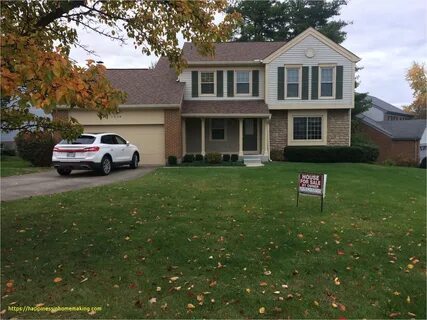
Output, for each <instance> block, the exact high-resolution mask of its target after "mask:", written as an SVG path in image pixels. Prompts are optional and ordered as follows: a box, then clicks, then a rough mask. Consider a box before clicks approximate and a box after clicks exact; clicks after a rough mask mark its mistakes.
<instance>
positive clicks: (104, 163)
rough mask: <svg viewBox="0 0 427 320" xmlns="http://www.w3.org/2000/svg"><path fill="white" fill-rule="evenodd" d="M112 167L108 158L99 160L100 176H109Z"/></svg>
mask: <svg viewBox="0 0 427 320" xmlns="http://www.w3.org/2000/svg"><path fill="white" fill-rule="evenodd" d="M112 167H113V162H112V161H111V159H110V158H109V157H105V156H104V158H102V160H101V168H100V172H101V174H102V175H104V176H107V175H109V174H110V172H111V169H112Z"/></svg>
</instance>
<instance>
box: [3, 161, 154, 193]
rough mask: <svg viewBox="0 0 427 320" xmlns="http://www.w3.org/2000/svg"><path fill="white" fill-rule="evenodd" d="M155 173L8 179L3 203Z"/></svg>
mask: <svg viewBox="0 0 427 320" xmlns="http://www.w3.org/2000/svg"><path fill="white" fill-rule="evenodd" d="M155 169H156V167H139V168H138V169H135V170H133V169H129V168H118V169H115V170H113V171H112V172H111V173H110V174H109V175H108V176H100V175H98V174H97V173H96V172H94V171H73V172H72V173H71V175H70V176H68V177H63V176H60V175H59V174H58V173H57V172H56V170H48V171H43V172H38V173H31V174H24V175H21V176H11V177H5V178H1V200H2V201H9V200H16V199H21V198H28V197H31V196H39V195H46V194H53V193H60V192H65V191H71V190H77V189H83V188H88V187H95V186H101V185H105V184H109V183H113V182H120V181H127V180H132V179H136V178H139V177H142V176H144V175H146V174H147V173H149V172H152V171H154V170H155Z"/></svg>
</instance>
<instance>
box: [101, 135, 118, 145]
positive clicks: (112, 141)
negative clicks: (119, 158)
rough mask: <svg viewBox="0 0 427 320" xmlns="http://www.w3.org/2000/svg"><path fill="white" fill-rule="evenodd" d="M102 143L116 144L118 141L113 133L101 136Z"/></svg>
mask: <svg viewBox="0 0 427 320" xmlns="http://www.w3.org/2000/svg"><path fill="white" fill-rule="evenodd" d="M101 143H105V144H116V141H115V139H114V136H112V135H106V136H102V137H101Z"/></svg>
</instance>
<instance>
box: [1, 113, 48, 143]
mask: <svg viewBox="0 0 427 320" xmlns="http://www.w3.org/2000/svg"><path fill="white" fill-rule="evenodd" d="M30 112H31V113H32V114H35V115H36V116H39V117H49V118H51V117H52V116H51V115H47V114H46V113H44V111H43V110H42V109H40V108H35V107H31V108H30ZM17 134H18V131H17V130H15V131H11V132H7V133H6V132H3V131H2V132H1V134H0V140H1V146H2V148H5V149H15V148H16V144H15V137H16V135H17Z"/></svg>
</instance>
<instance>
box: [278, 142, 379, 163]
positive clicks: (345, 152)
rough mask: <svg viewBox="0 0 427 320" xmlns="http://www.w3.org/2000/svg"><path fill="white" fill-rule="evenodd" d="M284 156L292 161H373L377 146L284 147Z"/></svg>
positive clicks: (375, 156)
mask: <svg viewBox="0 0 427 320" xmlns="http://www.w3.org/2000/svg"><path fill="white" fill-rule="evenodd" d="M284 157H285V159H286V160H288V161H292V162H373V161H375V160H376V159H377V157H378V148H376V147H373V146H366V145H365V146H351V147H332V146H321V147H320V146H319V147H293V146H291V147H286V148H285V150H284Z"/></svg>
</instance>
